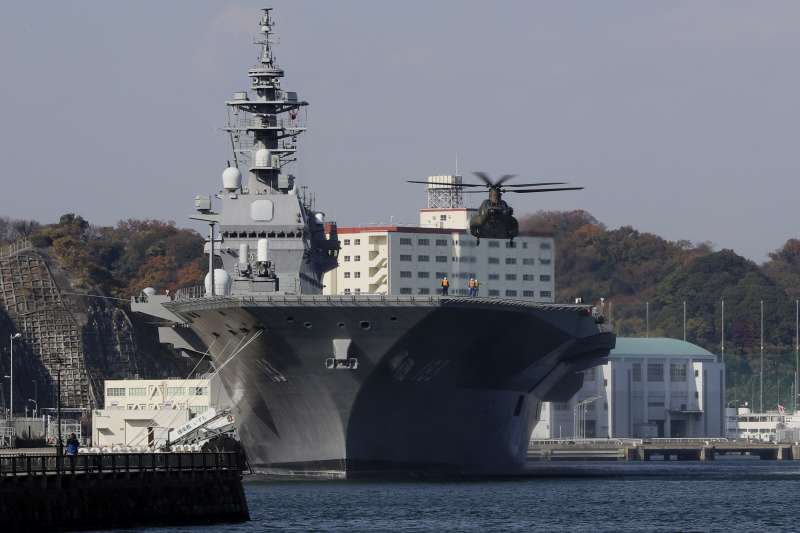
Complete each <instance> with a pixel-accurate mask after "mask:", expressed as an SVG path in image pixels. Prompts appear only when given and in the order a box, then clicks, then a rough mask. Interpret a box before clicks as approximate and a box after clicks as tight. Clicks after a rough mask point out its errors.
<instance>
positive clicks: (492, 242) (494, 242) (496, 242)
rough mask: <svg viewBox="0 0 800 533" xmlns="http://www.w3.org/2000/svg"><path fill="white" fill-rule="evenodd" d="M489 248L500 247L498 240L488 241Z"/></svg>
mask: <svg viewBox="0 0 800 533" xmlns="http://www.w3.org/2000/svg"><path fill="white" fill-rule="evenodd" d="M489 248H500V242H499V241H489Z"/></svg>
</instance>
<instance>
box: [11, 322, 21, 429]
mask: <svg viewBox="0 0 800 533" xmlns="http://www.w3.org/2000/svg"><path fill="white" fill-rule="evenodd" d="M8 337H9V341H8V342H9V343H10V344H11V420H14V340H15V339H19V338H20V337H22V333H12V334H11V335H9V336H8Z"/></svg>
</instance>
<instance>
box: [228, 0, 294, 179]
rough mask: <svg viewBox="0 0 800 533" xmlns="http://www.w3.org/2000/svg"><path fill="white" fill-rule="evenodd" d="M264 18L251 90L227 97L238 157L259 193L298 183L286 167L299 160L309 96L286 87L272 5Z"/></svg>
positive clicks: (252, 72)
mask: <svg viewBox="0 0 800 533" xmlns="http://www.w3.org/2000/svg"><path fill="white" fill-rule="evenodd" d="M261 11H262V14H261V17H260V19H259V33H260V35H259V36H258V37H257V38H256V39H255V40H254V44H256V45H257V46H259V60H258V63H256V65H254V66H253V67H252V68H250V70H249V71H248V72H247V75H248V77H249V78H250V93H249V94H248V91H239V92H236V93H234V96H233V99H232V100H229V101H227V102H226V105H227V106H228V121H227V124H226V127H225V128H224V129H225V131H227V132H228V133H229V135H230V137H231V142H232V145H233V151H234V161H236V162H237V163H239V164H242V165H244V166H248V165H249V169H250V172H249V176H248V179H247V181H246V188H247V190H248V191H249V192H252V193H255V194H268V193H275V194H280V193H283V194H285V193H287V192H289V191H290V190H293V189H294V176H292V175H291V174H288V173H285V172H284V167H286V165H288V164H289V163H292V162H293V161H295V160H296V157H295V154H296V152H297V137H298V136H299V135H300V134H302V133H303V132H304V131H305V130H306V128H305V124H304V121H302V120H301V119H300V112H299V111H300V108H301V107H305V106H307V105H308V102H306V101H303V100H299V99H298V97H297V93H296V92H291V91H284V90H282V89H281V78H283V76H284V72H283V69H281V68H280V67H279V66H278V63H277V61H276V60H275V55H274V53H273V50H272V48H273V45H274V44H275V32H274V30H273V28H274V27H275V20H274V19H273V17H272V8H264V9H262V10H261Z"/></svg>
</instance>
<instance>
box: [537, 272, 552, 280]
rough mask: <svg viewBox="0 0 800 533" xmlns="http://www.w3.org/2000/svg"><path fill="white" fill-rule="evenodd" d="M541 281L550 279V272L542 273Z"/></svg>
mask: <svg viewBox="0 0 800 533" xmlns="http://www.w3.org/2000/svg"><path fill="white" fill-rule="evenodd" d="M539 281H550V274H542V275H541V276H539Z"/></svg>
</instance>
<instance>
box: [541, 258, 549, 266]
mask: <svg viewBox="0 0 800 533" xmlns="http://www.w3.org/2000/svg"><path fill="white" fill-rule="evenodd" d="M550 262H551V260H550V259H539V264H540V265H549V264H550Z"/></svg>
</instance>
